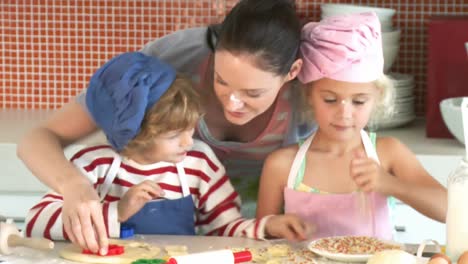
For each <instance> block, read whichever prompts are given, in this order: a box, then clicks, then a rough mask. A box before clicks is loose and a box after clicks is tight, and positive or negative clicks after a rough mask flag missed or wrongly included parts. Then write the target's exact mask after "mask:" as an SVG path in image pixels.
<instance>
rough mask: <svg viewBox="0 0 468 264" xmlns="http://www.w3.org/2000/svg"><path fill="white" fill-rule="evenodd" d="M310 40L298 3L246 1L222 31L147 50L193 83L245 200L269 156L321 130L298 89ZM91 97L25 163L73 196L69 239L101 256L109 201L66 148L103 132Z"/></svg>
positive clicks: (47, 128) (188, 33) (25, 147)
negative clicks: (303, 34)
mask: <svg viewBox="0 0 468 264" xmlns="http://www.w3.org/2000/svg"><path fill="white" fill-rule="evenodd" d="M300 31H301V26H300V22H299V19H298V17H297V15H296V13H295V10H294V6H293V5H292V4H291V2H290V1H286V0H283V1H280V0H278V1H271V0H241V1H240V2H239V3H238V4H237V5H236V6H235V7H234V8H233V9H232V10H231V12H230V13H229V14H228V15H227V16H226V18H225V20H224V21H223V23H222V24H221V25H219V26H215V27H212V28H208V29H207V28H195V29H188V30H183V31H179V32H175V33H173V34H170V35H168V36H166V37H163V38H161V39H157V40H155V41H153V42H151V43H149V44H148V45H147V46H146V47H144V48H143V50H142V51H143V52H144V53H146V54H149V55H152V56H157V57H159V58H160V59H162V60H164V61H166V62H168V63H169V64H171V65H172V66H174V67H175V68H176V69H177V70H178V71H179V72H181V73H184V74H186V75H188V76H190V77H191V78H192V80H193V82H194V85H195V86H196V87H197V89H198V91H199V93H200V95H201V97H202V100H203V104H204V106H205V107H206V109H205V111H206V113H207V114H206V115H205V116H204V118H203V120H201V121H200V123H199V124H198V126H197V131H196V137H197V138H200V139H201V140H203V141H205V142H206V143H207V144H208V145H210V146H211V147H212V149H213V150H214V151H215V153H216V154H217V155H218V157H219V158H220V160H221V161H222V162H223V163H224V164H225V166H226V169H227V173H228V175H229V176H230V177H231V179H232V180H233V183H234V184H235V185H236V183H237V186H236V188H237V189H238V191H239V192H240V193H241V196H242V198H243V199H246V197H247V196H248V195H247V194H245V193H243V191H244V190H248V191H249V190H250V191H251V194H250V196H252V197H253V198H255V197H256V192H257V184H258V177H259V175H260V171H261V167H262V163H263V160H264V158H265V156H266V155H267V154H268V153H269V152H271V151H272V150H274V149H276V148H279V147H281V146H284V145H287V144H290V143H294V142H297V140H298V139H299V138H305V137H307V136H308V135H309V134H310V131H311V130H312V129H311V127H310V125H309V126H308V125H306V124H302V122H301V120H300V115H299V113H300V111H296V110H297V108H298V107H299V106H300V105H301V103H300V99H301V98H303V96H300V94H299V93H300V89H299V88H298V87H294V86H293V85H291V84H290V83H289V82H290V81H291V80H293V79H295V77H296V76H297V74H298V73H299V71H300V69H301V66H302V61H301V60H300V59H297V58H296V55H297V50H298V47H299V42H300ZM84 98H85V96H84V94H82V95H80V96H79V97H78V98H77V100H75V101H72V102H70V103H69V104H67V105H65V106H64V107H62V109H61V111H58V112H57V113H55V114H54V115H53V116H52V117H50V118H49V119H48V120H47V121H46V122H45V123H44V124H42V125H41V126H39V127H36V128H34V129H32V130H31V131H29V133H27V135H25V137H24V138H23V140H22V141H21V142H20V144H19V146H18V155H19V157H20V158H21V159H22V160H23V161H24V163H25V164H26V165H27V166H28V168H29V169H30V170H31V171H32V172H33V173H34V174H35V175H36V176H37V177H38V178H39V179H40V180H41V181H42V182H44V183H45V184H46V185H48V186H49V187H51V188H52V189H54V190H55V191H57V192H58V193H60V194H62V195H63V199H64V205H63V216H62V217H63V218H64V219H63V222H64V223H65V230H66V231H67V233H73V234H80V235H79V236H75V237H83V239H84V240H85V241H73V242H75V243H78V244H81V245H82V244H85V245H87V247H88V248H89V249H90V250H92V251H94V252H96V251H97V250H98V249H105V248H106V247H107V243H108V240H107V236H106V233H105V227H104V221H103V219H102V213H101V211H102V210H101V205H100V201H99V197H98V196H97V194H96V192H95V190H94V189H93V188H92V186H91V185H90V184H89V181H88V180H87V179H86V177H84V176H83V175H81V174H80V172H79V171H78V170H77V169H76V168H75V167H74V166H73V165H72V164H71V163H70V162H69V161H68V160H67V159H66V158H65V156H64V155H63V148H64V147H65V146H67V145H68V144H70V143H72V142H75V141H77V140H79V139H81V138H83V137H85V136H87V135H89V134H91V133H92V132H94V131H96V130H97V129H98V127H97V126H96V124H95V123H94V122H93V120H92V118H91V117H90V115H89V113H88V110H87V107H86V103H85V102H84ZM44 153H47V155H43V154H44ZM239 178H242V179H243V180H242V185H243V186H239V184H241V183H239V182H240V181H241V180H239ZM244 179H245V180H244ZM247 198H248V197H247Z"/></svg>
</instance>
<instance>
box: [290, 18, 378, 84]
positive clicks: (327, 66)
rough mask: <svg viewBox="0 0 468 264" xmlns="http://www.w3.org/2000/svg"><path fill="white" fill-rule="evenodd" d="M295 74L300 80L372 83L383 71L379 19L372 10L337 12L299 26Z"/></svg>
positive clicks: (304, 81)
mask: <svg viewBox="0 0 468 264" xmlns="http://www.w3.org/2000/svg"><path fill="white" fill-rule="evenodd" d="M300 57H301V58H302V59H303V61H304V64H303V67H302V70H301V72H300V73H299V75H298V78H299V80H300V81H301V82H302V83H309V82H312V81H315V80H318V79H321V78H330V79H333V80H337V81H345V82H358V83H360V82H372V81H374V80H377V79H378V78H379V77H380V76H381V75H382V74H383V64H384V63H383V62H384V61H383V53H382V36H381V32H380V22H379V19H378V17H377V15H376V14H375V13H374V12H367V13H360V14H350V15H340V16H334V17H329V18H326V19H324V20H322V21H320V22H319V23H315V22H310V23H308V24H306V25H305V26H304V27H303V29H302V42H301V46H300Z"/></svg>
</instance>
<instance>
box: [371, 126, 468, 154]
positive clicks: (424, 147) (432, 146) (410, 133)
mask: <svg viewBox="0 0 468 264" xmlns="http://www.w3.org/2000/svg"><path fill="white" fill-rule="evenodd" d="M377 135H380V136H392V137H395V138H398V139H399V140H401V141H402V142H403V143H404V144H405V145H407V146H408V147H409V148H410V149H411V150H412V151H413V152H414V153H415V154H416V155H459V156H461V155H464V154H465V147H464V146H463V145H462V144H461V143H460V142H459V141H457V140H456V139H449V138H428V137H426V126H425V121H424V119H416V120H415V121H413V122H412V123H410V124H408V125H406V126H403V127H399V128H392V129H388V130H382V131H378V132H377Z"/></svg>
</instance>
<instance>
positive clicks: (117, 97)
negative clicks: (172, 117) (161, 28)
mask: <svg viewBox="0 0 468 264" xmlns="http://www.w3.org/2000/svg"><path fill="white" fill-rule="evenodd" d="M175 78H176V72H175V70H174V69H173V68H172V67H171V66H169V65H168V64H166V63H164V62H162V61H160V60H159V59H157V58H155V57H150V56H146V55H144V54H143V53H140V52H130V53H124V54H122V55H118V56H116V57H114V58H112V59H111V60H110V61H109V62H107V63H106V64H104V66H102V67H101V68H100V69H98V70H97V71H96V73H95V74H94V75H93V76H92V77H91V80H90V82H89V87H88V90H87V91H86V105H87V107H88V110H89V112H90V113H91V116H92V117H93V119H94V121H95V122H96V124H97V125H98V126H99V127H100V128H101V129H102V130H103V131H104V133H105V134H106V136H107V140H108V141H109V143H110V144H111V145H112V146H113V147H114V148H115V149H117V150H118V151H120V150H122V149H123V148H124V147H125V145H127V143H128V142H129V141H130V140H131V139H133V138H134V137H135V136H136V135H137V134H138V133H139V132H140V126H141V122H142V121H143V117H144V116H145V113H146V111H147V110H148V109H149V108H151V107H152V106H153V105H154V103H156V102H157V101H158V100H159V98H160V97H161V96H162V95H163V94H164V92H165V91H166V90H167V89H168V88H169V87H170V86H171V84H172V83H173V82H174V80H175Z"/></svg>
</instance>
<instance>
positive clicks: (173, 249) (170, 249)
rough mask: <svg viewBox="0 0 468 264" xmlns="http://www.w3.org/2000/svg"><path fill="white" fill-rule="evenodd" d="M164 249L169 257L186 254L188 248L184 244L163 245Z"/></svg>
mask: <svg viewBox="0 0 468 264" xmlns="http://www.w3.org/2000/svg"><path fill="white" fill-rule="evenodd" d="M164 249H165V250H166V252H167V255H168V256H171V257H175V256H183V255H187V254H188V248H187V246H184V245H168V246H165V247H164Z"/></svg>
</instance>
